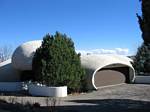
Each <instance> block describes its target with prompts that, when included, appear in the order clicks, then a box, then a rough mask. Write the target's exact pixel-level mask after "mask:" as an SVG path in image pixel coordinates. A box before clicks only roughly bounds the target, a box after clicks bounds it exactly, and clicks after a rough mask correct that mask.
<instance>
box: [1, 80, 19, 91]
mask: <svg viewBox="0 0 150 112" xmlns="http://www.w3.org/2000/svg"><path fill="white" fill-rule="evenodd" d="M21 90H22V82H0V91H8V92H14V91H21Z"/></svg>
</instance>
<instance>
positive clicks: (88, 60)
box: [81, 54, 132, 70]
mask: <svg viewBox="0 0 150 112" xmlns="http://www.w3.org/2000/svg"><path fill="white" fill-rule="evenodd" d="M131 61H132V60H131V59H130V58H128V57H125V56H121V55H106V54H105V55H95V54H90V55H81V63H82V66H84V67H85V68H90V69H94V70H95V69H97V68H100V67H104V66H107V65H110V64H115V63H116V64H117V63H118V64H124V65H128V66H132V65H131V63H130V62H131Z"/></svg>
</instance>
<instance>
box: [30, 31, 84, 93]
mask: <svg viewBox="0 0 150 112" xmlns="http://www.w3.org/2000/svg"><path fill="white" fill-rule="evenodd" d="M33 71H34V74H35V80H36V81H39V82H41V83H43V84H46V85H48V86H64V85H67V87H68V90H69V92H72V91H80V90H81V89H82V85H83V83H82V82H83V80H84V77H85V71H84V69H83V68H82V67H81V62H80V55H79V54H77V53H76V52H75V47H74V43H73V41H72V40H71V38H68V37H67V35H65V34H61V33H59V32H56V34H55V35H51V36H50V35H49V34H48V35H46V36H45V37H44V38H43V42H42V45H41V47H40V48H39V49H37V51H36V53H35V56H34V58H33Z"/></svg>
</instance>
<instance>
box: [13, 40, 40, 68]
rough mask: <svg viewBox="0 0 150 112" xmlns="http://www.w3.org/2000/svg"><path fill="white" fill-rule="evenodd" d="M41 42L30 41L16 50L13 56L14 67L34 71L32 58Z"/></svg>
mask: <svg viewBox="0 0 150 112" xmlns="http://www.w3.org/2000/svg"><path fill="white" fill-rule="evenodd" d="M41 43H42V41H41V40H35V41H29V42H26V43H24V44H22V45H20V46H19V47H17V48H16V50H15V51H14V53H13V55H12V65H13V67H14V68H15V69H17V70H32V58H33V56H34V54H35V51H36V49H37V48H39V47H40V46H41Z"/></svg>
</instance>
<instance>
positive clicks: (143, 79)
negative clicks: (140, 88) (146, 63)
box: [134, 76, 150, 84]
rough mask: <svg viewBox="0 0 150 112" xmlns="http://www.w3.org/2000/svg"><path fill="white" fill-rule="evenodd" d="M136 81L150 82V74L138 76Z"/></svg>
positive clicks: (138, 82)
mask: <svg viewBox="0 0 150 112" xmlns="http://www.w3.org/2000/svg"><path fill="white" fill-rule="evenodd" d="M134 83H137V84H140V83H142V84H150V76H136V77H135V80H134Z"/></svg>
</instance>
